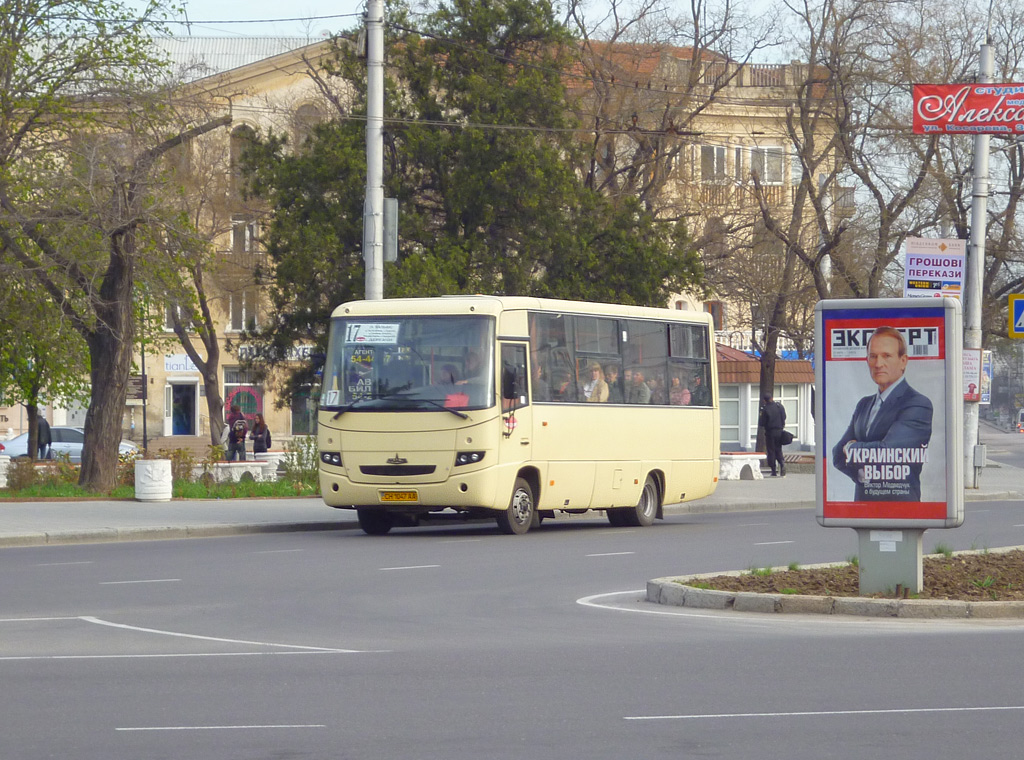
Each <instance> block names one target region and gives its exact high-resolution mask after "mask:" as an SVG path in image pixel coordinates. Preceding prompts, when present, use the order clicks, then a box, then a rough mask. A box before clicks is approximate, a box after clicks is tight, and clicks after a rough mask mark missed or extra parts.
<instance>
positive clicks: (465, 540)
mask: <svg viewBox="0 0 1024 760" xmlns="http://www.w3.org/2000/svg"><path fill="white" fill-rule="evenodd" d="M479 541H483V539H482V538H452V539H449V540H447V541H438V543H439V544H475V543H477V542H479Z"/></svg>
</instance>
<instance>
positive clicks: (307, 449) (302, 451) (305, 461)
mask: <svg viewBox="0 0 1024 760" xmlns="http://www.w3.org/2000/svg"><path fill="white" fill-rule="evenodd" d="M285 451H286V452H287V453H286V455H285V458H284V479H285V480H288V481H291V482H293V483H296V484H300V485H301V486H303V487H306V488H310V489H312V490H313V492H314V493H319V488H320V450H319V447H318V446H317V443H316V436H311V435H307V436H300V437H298V438H293V439H292V440H290V441H288V442H287V443H286V444H285Z"/></svg>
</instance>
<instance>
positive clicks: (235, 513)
mask: <svg viewBox="0 0 1024 760" xmlns="http://www.w3.org/2000/svg"><path fill="white" fill-rule="evenodd" d="M980 485H981V487H980V488H979V489H977V490H976V491H973V492H970V493H968V494H967V497H966V498H967V500H968V501H991V500H996V499H1019V498H1024V470H1021V469H1019V468H1016V467H1010V466H1007V465H1000V464H997V463H995V462H989V466H988V467H986V468H985V470H984V471H983V473H982V476H981V480H980ZM814 488H815V486H814V474H812V473H793V474H791V475H787V476H786V477H784V478H770V477H769V478H765V479H764V480H729V481H721V482H720V483H719V484H718V490H717V491H716V492H715V493H714V494H713V495H712V496H709V497H708V498H706V499H699V500H697V501H692V502H687V503H685V504H670V505H666V506H665V514H667V515H678V514H691V513H701V512H742V511H748V510H767V509H811V508H813V507H814V506H815V495H814ZM587 514H588V515H591V516H593V513H587ZM357 527H358V524H357V523H356V519H355V512H352V511H349V510H338V509H331V508H330V507H328V506H325V505H324V503H323V502H322V501H321V500H320V499H319V498H312V497H311V498H303V499H232V500H218V501H212V500H211V501H177V500H175V501H170V502H137V501H74V502H0V547H5V546H40V545H47V544H70V543H93V542H100V541H145V540H153V539H164V538H199V537H209V536H231V535H239V534H245V533H279V532H290V531H313V530H349V529H354V528H357Z"/></svg>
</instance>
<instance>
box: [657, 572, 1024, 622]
mask: <svg viewBox="0 0 1024 760" xmlns="http://www.w3.org/2000/svg"><path fill="white" fill-rule="evenodd" d="M719 575H720V573H719ZM688 579H689V580H693V576H690V577H689V578H686V577H682V578H655V579H654V580H651V581H648V582H647V601H648V602H654V603H655V604H665V605H669V606H673V607H688V608H690V609H701V610H734V611H736V612H769V613H779V614H790V615H801V614H803V615H808V614H810V615H857V616H860V617H875V618H916V619H936V618H961V619H975V620H992V619H997V618H1024V602H963V601H959V600H955V599H934V600H933V599H868V598H863V597H856V596H801V595H797V594H755V593H753V592H751V591H715V590H712V589H701V588H695V587H693V586H687V585H685V584H684V583H683V581H685V580H688Z"/></svg>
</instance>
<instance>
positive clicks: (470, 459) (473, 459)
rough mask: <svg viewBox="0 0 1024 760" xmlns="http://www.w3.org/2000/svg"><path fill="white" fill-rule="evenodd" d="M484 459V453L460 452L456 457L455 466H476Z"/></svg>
mask: <svg viewBox="0 0 1024 760" xmlns="http://www.w3.org/2000/svg"><path fill="white" fill-rule="evenodd" d="M483 458H484V452H482V451H460V452H459V453H458V454H456V455H455V466H456V467H458V466H459V465H463V464H476V463H477V462H479V461H480V460H481V459H483Z"/></svg>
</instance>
